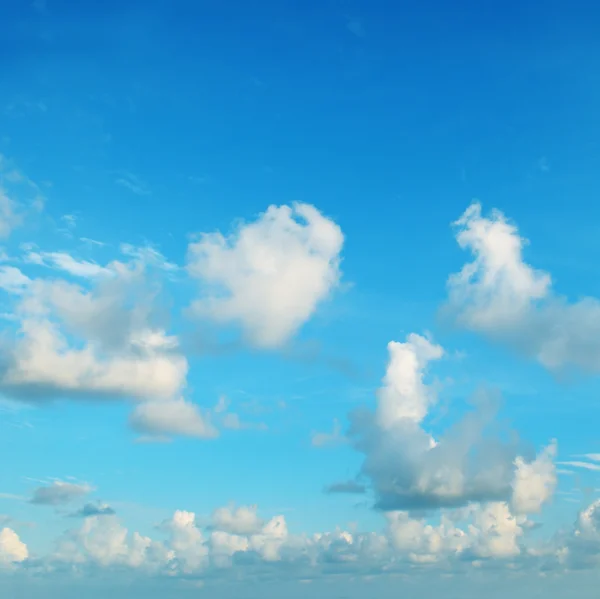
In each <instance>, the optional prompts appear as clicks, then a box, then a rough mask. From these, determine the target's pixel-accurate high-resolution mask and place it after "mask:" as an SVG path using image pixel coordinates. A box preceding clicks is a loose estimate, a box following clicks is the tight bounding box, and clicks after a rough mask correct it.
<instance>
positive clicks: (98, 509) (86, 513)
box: [70, 503, 115, 518]
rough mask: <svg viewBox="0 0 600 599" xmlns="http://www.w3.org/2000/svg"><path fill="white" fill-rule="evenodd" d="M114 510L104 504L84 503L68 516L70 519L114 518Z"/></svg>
mask: <svg viewBox="0 0 600 599" xmlns="http://www.w3.org/2000/svg"><path fill="white" fill-rule="evenodd" d="M114 515H115V510H114V509H113V508H112V507H110V505H108V504H106V503H86V504H85V505H84V506H83V507H81V508H80V509H78V510H77V511H75V512H73V513H72V514H70V516H71V517H72V518H89V517H90V516H114Z"/></svg>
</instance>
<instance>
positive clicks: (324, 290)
mask: <svg viewBox="0 0 600 599" xmlns="http://www.w3.org/2000/svg"><path fill="white" fill-rule="evenodd" d="M343 242H344V237H343V234H342V231H341V229H340V228H339V226H338V225H337V224H336V223H335V222H333V221H332V220H330V219H328V218H327V217H325V216H323V215H322V214H321V213H320V212H319V211H318V210H317V209H316V208H315V207H314V206H310V205H308V204H294V205H293V206H292V207H290V206H279V207H277V206H270V207H269V208H268V209H267V211H266V212H265V213H264V214H262V215H260V216H259V217H258V219H257V220H256V221H254V222H252V223H249V224H245V225H242V226H240V227H239V228H238V230H237V231H235V232H234V233H232V234H230V235H229V236H228V237H224V236H223V235H222V234H221V233H211V234H203V235H201V236H200V238H199V239H198V240H197V241H195V242H193V243H191V244H190V246H189V250H188V264H187V267H188V271H189V273H190V275H191V276H192V277H195V278H197V279H199V280H200V281H201V282H202V285H203V287H202V292H203V293H202V297H201V298H200V299H198V300H197V301H195V302H194V304H193V305H192V311H193V312H194V313H195V314H196V315H198V316H202V317H209V318H211V319H213V320H215V321H216V322H220V323H237V324H239V325H240V326H241V327H242V330H243V332H244V335H245V337H246V339H247V340H248V341H249V342H250V343H251V344H253V345H255V346H257V347H261V348H273V347H278V346H281V345H283V344H284V343H285V342H286V341H288V340H289V339H290V337H292V335H293V334H294V333H295V332H296V331H297V330H298V329H299V328H300V327H301V326H302V325H303V324H304V323H305V322H306V321H307V320H308V319H309V318H310V317H311V316H312V314H313V313H314V312H315V310H316V308H317V306H318V304H319V303H320V302H322V301H323V300H324V299H326V298H327V297H328V296H329V295H330V293H331V291H332V290H333V289H334V288H335V287H336V286H337V285H338V283H339V281H340V277H341V273H340V267H339V266H340V252H341V249H342V245H343Z"/></svg>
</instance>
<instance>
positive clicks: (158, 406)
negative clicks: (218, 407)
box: [129, 399, 219, 439]
mask: <svg viewBox="0 0 600 599" xmlns="http://www.w3.org/2000/svg"><path fill="white" fill-rule="evenodd" d="M129 423H130V425H131V426H132V428H133V429H134V430H136V431H138V432H140V433H147V434H150V435H154V436H158V437H161V436H162V435H181V436H185V437H197V438H200V439H212V438H215V437H217V436H218V434H219V433H218V431H217V429H216V428H215V427H214V426H213V425H212V424H211V422H210V420H209V418H208V414H203V413H202V412H201V411H200V409H199V408H198V406H197V405H195V404H193V403H190V402H187V401H185V400H184V399H175V400H166V401H151V402H144V403H141V404H139V405H138V406H136V408H135V409H134V411H133V412H132V414H131V416H130V419H129Z"/></svg>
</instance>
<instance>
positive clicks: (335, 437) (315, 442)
mask: <svg viewBox="0 0 600 599" xmlns="http://www.w3.org/2000/svg"><path fill="white" fill-rule="evenodd" d="M310 442H311V445H312V446H313V447H328V446H333V445H343V444H345V443H347V442H348V439H347V438H346V437H345V436H344V435H343V433H342V427H341V425H340V423H339V421H338V420H337V419H335V420H334V421H333V429H332V430H331V432H330V433H317V432H313V433H312V435H311V439H310Z"/></svg>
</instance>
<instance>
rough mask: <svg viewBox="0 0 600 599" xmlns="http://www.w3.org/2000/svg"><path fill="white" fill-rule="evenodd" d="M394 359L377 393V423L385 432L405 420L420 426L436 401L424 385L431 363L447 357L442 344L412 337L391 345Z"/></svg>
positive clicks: (391, 356) (432, 393) (419, 337)
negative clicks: (425, 375) (428, 365)
mask: <svg viewBox="0 0 600 599" xmlns="http://www.w3.org/2000/svg"><path fill="white" fill-rule="evenodd" d="M388 352H389V355H390V359H389V362H388V366H387V370H386V373H385V378H384V380H383V386H382V387H381V388H380V389H379V391H378V393H377V422H378V424H379V426H381V427H382V428H385V429H389V428H391V427H393V426H394V425H395V424H397V423H398V422H401V421H402V420H403V419H407V420H411V421H414V422H416V423H419V422H421V421H422V420H423V418H425V416H426V415H427V413H428V411H429V408H430V407H431V405H432V404H433V403H434V401H435V393H434V392H433V390H432V388H431V387H428V386H427V385H424V384H423V375H424V373H425V369H426V367H427V364H428V363H429V362H430V361H432V360H438V359H439V358H441V357H442V356H443V354H444V351H443V349H442V348H441V347H440V346H439V345H435V344H433V343H431V341H429V340H428V339H426V338H425V337H421V336H420V335H415V334H414V333H413V334H410V335H409V336H408V337H407V340H406V342H405V343H398V342H397V341H391V342H390V343H388Z"/></svg>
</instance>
